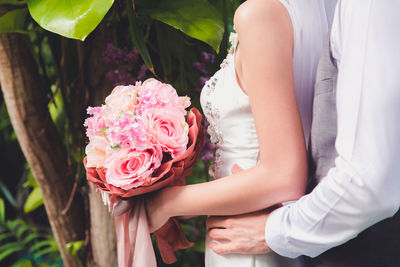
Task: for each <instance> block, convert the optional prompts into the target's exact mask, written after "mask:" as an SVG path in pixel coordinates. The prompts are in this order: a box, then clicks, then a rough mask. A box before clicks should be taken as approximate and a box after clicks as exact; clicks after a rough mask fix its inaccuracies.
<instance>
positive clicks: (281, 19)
mask: <svg viewBox="0 0 400 267" xmlns="http://www.w3.org/2000/svg"><path fill="white" fill-rule="evenodd" d="M271 23H273V24H274V25H276V24H287V25H289V24H290V23H291V19H290V16H289V14H288V12H287V10H286V8H285V6H284V5H283V4H282V3H281V1H280V0H247V1H246V2H244V3H243V4H241V5H240V6H239V7H238V8H237V9H236V11H235V15H234V24H235V27H236V29H237V30H238V31H240V29H243V30H248V29H252V28H254V27H256V28H258V27H264V26H265V25H268V24H271ZM288 23H289V24H288Z"/></svg>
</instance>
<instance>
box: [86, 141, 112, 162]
mask: <svg viewBox="0 0 400 267" xmlns="http://www.w3.org/2000/svg"><path fill="white" fill-rule="evenodd" d="M108 146H109V145H108V142H107V139H106V138H105V137H104V136H99V135H97V136H94V137H92V138H91V140H90V142H89V144H88V145H87V146H86V149H85V152H86V155H87V166H88V167H95V168H97V167H100V166H103V163H104V160H105V159H106V150H107V147H108Z"/></svg>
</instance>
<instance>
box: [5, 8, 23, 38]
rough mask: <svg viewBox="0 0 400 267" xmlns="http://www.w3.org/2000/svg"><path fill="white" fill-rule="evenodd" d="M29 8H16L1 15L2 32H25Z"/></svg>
mask: <svg viewBox="0 0 400 267" xmlns="http://www.w3.org/2000/svg"><path fill="white" fill-rule="evenodd" d="M26 14H28V9H26V8H20V9H14V10H11V11H9V12H7V13H6V14H4V15H3V16H1V17H0V34H2V33H7V32H19V33H25V32H26V31H24V29H25V27H24V26H25V19H26Z"/></svg>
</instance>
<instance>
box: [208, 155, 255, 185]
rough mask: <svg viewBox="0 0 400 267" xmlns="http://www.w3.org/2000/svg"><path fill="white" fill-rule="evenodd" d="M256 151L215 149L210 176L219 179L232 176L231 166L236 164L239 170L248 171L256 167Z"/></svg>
mask: <svg viewBox="0 0 400 267" xmlns="http://www.w3.org/2000/svg"><path fill="white" fill-rule="evenodd" d="M258 152H259V151H258V150H252V151H249V150H244V151H243V150H242V151H236V150H224V149H217V150H216V152H215V158H214V160H213V163H212V166H211V169H213V170H214V171H212V172H211V173H210V174H211V176H213V177H214V178H221V177H225V176H229V175H231V174H232V167H233V165H235V164H237V165H238V166H239V167H240V168H241V169H244V170H245V169H249V168H251V167H254V166H255V165H257V163H258V160H259V153H258Z"/></svg>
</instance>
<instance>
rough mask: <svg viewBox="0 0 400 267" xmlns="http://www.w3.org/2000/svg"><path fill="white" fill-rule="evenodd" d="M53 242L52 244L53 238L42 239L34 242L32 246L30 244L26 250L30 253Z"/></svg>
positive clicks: (51, 244)
mask: <svg viewBox="0 0 400 267" xmlns="http://www.w3.org/2000/svg"><path fill="white" fill-rule="evenodd" d="M53 244H54V241H53V240H43V241H40V242H37V243H35V244H34V245H33V246H31V247H30V248H29V250H28V251H29V252H31V253H32V252H34V251H37V250H39V249H41V248H43V247H45V246H53Z"/></svg>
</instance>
